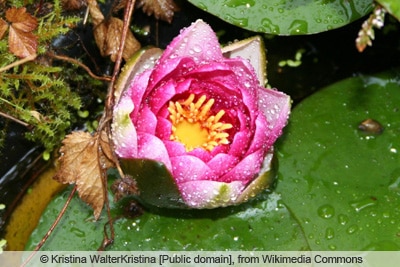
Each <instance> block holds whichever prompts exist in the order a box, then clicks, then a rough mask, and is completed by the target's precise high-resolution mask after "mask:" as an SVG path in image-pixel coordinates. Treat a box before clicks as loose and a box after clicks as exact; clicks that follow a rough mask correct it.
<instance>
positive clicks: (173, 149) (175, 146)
mask: <svg viewBox="0 0 400 267" xmlns="http://www.w3.org/2000/svg"><path fill="white" fill-rule="evenodd" d="M163 142H164V145H165V147H166V148H167V151H168V154H169V156H170V157H171V158H172V157H177V156H182V155H186V149H185V146H184V145H183V144H182V143H179V142H176V141H169V140H164V141H163Z"/></svg>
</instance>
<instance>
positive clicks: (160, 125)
mask: <svg viewBox="0 0 400 267" xmlns="http://www.w3.org/2000/svg"><path fill="white" fill-rule="evenodd" d="M171 127H172V123H171V122H170V120H169V119H165V118H162V117H157V128H156V136H157V137H158V138H160V139H161V140H169V138H170V136H171V133H172V130H171Z"/></svg>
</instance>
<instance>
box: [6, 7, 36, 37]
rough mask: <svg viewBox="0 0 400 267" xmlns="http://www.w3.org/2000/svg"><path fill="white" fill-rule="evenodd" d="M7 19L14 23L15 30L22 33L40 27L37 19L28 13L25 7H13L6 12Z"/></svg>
mask: <svg viewBox="0 0 400 267" xmlns="http://www.w3.org/2000/svg"><path fill="white" fill-rule="evenodd" d="M6 19H7V20H8V21H9V22H11V23H12V25H11V26H12V27H13V28H14V29H18V30H20V31H22V32H31V31H33V30H34V29H36V27H37V26H38V22H37V19H36V18H35V17H34V16H32V15H31V14H29V13H27V12H26V8H25V7H21V8H15V7H12V8H10V9H7V11H6Z"/></svg>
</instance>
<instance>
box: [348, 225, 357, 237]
mask: <svg viewBox="0 0 400 267" xmlns="http://www.w3.org/2000/svg"><path fill="white" fill-rule="evenodd" d="M357 230H358V226H357V225H355V224H354V225H352V226H350V227H349V228H347V231H346V232H347V233H348V234H349V235H351V234H354V233H355V232H357Z"/></svg>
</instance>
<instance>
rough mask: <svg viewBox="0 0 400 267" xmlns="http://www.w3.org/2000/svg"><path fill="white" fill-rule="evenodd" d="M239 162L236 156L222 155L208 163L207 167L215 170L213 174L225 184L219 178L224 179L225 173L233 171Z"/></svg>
mask: <svg viewBox="0 0 400 267" xmlns="http://www.w3.org/2000/svg"><path fill="white" fill-rule="evenodd" d="M238 161H239V159H238V158H237V157H235V156H232V155H229V154H223V153H220V154H217V155H215V156H214V157H213V158H212V159H211V160H210V161H209V162H207V166H208V167H209V168H210V169H211V170H213V173H214V175H215V176H216V177H217V180H218V181H219V182H225V181H223V180H220V179H219V177H222V176H223V175H224V174H225V173H227V172H228V171H229V170H231V169H232V168H233V167H234V166H235V165H236V164H237V163H238Z"/></svg>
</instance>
